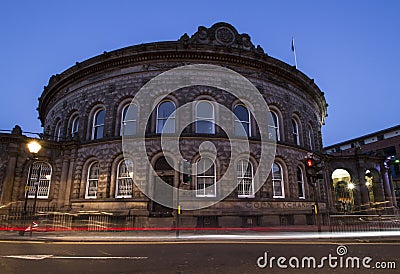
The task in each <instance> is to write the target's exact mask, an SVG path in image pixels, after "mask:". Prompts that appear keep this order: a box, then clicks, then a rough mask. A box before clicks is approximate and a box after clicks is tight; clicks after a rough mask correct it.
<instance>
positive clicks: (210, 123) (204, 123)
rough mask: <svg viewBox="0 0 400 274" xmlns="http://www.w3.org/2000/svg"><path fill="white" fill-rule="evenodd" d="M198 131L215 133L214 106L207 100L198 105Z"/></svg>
mask: <svg viewBox="0 0 400 274" xmlns="http://www.w3.org/2000/svg"><path fill="white" fill-rule="evenodd" d="M196 133H208V134H214V133H215V125H214V106H213V105H212V104H211V103H210V102H207V101H200V102H198V103H197V105H196Z"/></svg>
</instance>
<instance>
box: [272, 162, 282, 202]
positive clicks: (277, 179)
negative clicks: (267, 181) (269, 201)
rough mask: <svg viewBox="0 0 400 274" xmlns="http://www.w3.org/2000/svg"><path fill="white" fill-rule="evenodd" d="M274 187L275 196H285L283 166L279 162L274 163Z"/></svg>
mask: <svg viewBox="0 0 400 274" xmlns="http://www.w3.org/2000/svg"><path fill="white" fill-rule="evenodd" d="M272 188H273V192H274V196H273V197H274V198H285V193H284V187H283V175H282V168H281V166H280V165H279V164H277V163H273V164H272Z"/></svg>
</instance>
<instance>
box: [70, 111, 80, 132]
mask: <svg viewBox="0 0 400 274" xmlns="http://www.w3.org/2000/svg"><path fill="white" fill-rule="evenodd" d="M78 130H79V116H78V115H75V116H74V117H73V118H72V122H71V137H75V136H77V134H78Z"/></svg>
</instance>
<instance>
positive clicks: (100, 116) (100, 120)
mask: <svg viewBox="0 0 400 274" xmlns="http://www.w3.org/2000/svg"><path fill="white" fill-rule="evenodd" d="M94 124H95V126H98V125H103V124H104V109H102V110H100V111H99V112H97V113H96V117H95V123H94Z"/></svg>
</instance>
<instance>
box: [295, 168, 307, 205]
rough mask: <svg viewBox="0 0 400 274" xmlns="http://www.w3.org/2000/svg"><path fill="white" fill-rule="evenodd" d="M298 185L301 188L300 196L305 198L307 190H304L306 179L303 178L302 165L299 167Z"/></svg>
mask: <svg viewBox="0 0 400 274" xmlns="http://www.w3.org/2000/svg"><path fill="white" fill-rule="evenodd" d="M297 187H298V189H299V198H300V199H304V198H305V197H306V196H305V192H304V179H303V171H302V170H301V168H300V167H297Z"/></svg>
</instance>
